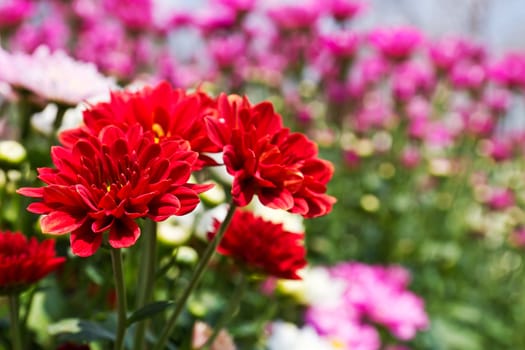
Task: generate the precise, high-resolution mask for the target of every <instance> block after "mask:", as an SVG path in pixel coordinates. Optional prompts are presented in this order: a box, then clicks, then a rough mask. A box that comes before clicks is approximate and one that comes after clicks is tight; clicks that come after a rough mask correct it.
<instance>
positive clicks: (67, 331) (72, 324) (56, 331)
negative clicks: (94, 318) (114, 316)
mask: <svg viewBox="0 0 525 350" xmlns="http://www.w3.org/2000/svg"><path fill="white" fill-rule="evenodd" d="M48 332H49V334H50V335H63V336H64V337H65V338H66V339H67V340H70V341H78V342H90V341H96V340H115V333H114V332H112V331H110V330H108V329H106V328H104V327H102V326H101V325H100V324H98V323H96V322H91V321H87V320H81V319H77V318H74V319H65V320H62V321H60V322H57V323H54V324H52V325H50V326H49V328H48Z"/></svg>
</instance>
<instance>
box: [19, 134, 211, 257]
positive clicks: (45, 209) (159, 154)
mask: <svg viewBox="0 0 525 350" xmlns="http://www.w3.org/2000/svg"><path fill="white" fill-rule="evenodd" d="M158 141H159V140H158V139H157V137H156V135H155V134H154V133H153V132H152V131H146V132H144V131H143V129H142V127H141V126H140V125H138V124H135V125H134V126H131V127H130V128H128V129H127V130H123V129H121V128H118V127H116V126H106V127H104V128H103V129H101V131H100V133H98V134H97V135H90V134H87V133H86V134H84V135H81V137H80V138H79V139H77V140H76V142H75V144H74V145H73V146H72V147H70V148H66V147H58V146H57V147H53V148H52V150H51V156H52V160H53V163H54V164H55V166H56V169H52V168H41V169H38V172H39V178H40V179H41V180H42V181H43V182H44V183H46V184H47V185H48V186H45V187H41V188H22V189H20V190H18V193H20V194H23V195H25V196H29V197H35V198H41V199H42V201H41V202H36V203H32V204H30V205H29V207H28V210H29V211H31V212H33V213H36V214H44V216H43V217H42V220H41V226H42V231H43V232H45V233H52V234H65V233H68V232H71V248H72V250H73V253H75V254H76V255H79V256H90V255H92V254H94V253H95V252H96V250H97V249H98V247H99V246H100V244H101V243H102V237H103V233H104V232H106V231H109V239H108V240H109V244H110V245H111V246H112V247H114V248H125V247H129V246H131V245H133V244H134V243H135V241H136V240H137V239H138V237H139V235H140V228H139V226H138V224H137V223H136V222H135V219H138V218H145V217H147V218H150V219H152V220H154V221H162V220H165V219H166V218H168V217H169V216H171V215H183V214H186V213H188V212H190V211H192V210H193V209H194V208H195V206H197V204H198V203H199V197H198V193H200V192H203V191H205V190H207V189H209V188H210V186H208V185H195V184H188V183H187V181H188V179H189V177H190V175H191V168H192V165H193V164H194V162H195V160H196V159H197V153H195V152H193V151H191V150H190V149H189V145H188V143H187V142H182V141H179V140H170V139H166V140H164V141H161V142H158Z"/></svg>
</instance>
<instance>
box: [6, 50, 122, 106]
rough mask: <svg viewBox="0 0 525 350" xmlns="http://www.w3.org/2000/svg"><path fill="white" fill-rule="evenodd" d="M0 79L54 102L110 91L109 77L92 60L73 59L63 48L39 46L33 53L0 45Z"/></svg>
mask: <svg viewBox="0 0 525 350" xmlns="http://www.w3.org/2000/svg"><path fill="white" fill-rule="evenodd" d="M0 81H4V82H6V83H8V84H10V85H11V86H12V87H13V88H15V89H24V90H28V91H30V92H32V93H33V94H34V95H36V96H38V97H40V98H42V99H44V100H47V101H53V102H59V103H64V104H68V105H76V104H78V103H79V102H82V101H84V100H86V99H88V98H90V97H96V96H100V95H105V94H108V93H109V90H110V89H112V88H114V87H115V83H114V82H113V80H112V79H109V78H107V77H105V76H103V75H102V74H100V73H99V72H98V71H97V69H96V67H95V66H94V65H93V64H91V63H85V62H79V61H75V60H74V59H72V58H71V57H69V56H68V55H66V54H65V53H64V52H62V51H55V52H50V51H49V49H48V48H47V47H45V46H41V47H39V48H38V49H37V50H36V51H35V52H34V53H33V54H32V55H28V54H25V53H10V52H7V51H5V50H3V49H1V48H0Z"/></svg>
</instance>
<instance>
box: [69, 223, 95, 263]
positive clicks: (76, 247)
mask: <svg viewBox="0 0 525 350" xmlns="http://www.w3.org/2000/svg"><path fill="white" fill-rule="evenodd" d="M90 226H91V225H82V226H81V227H80V228H79V229H78V230H75V231H73V232H71V236H70V238H69V239H70V242H71V250H72V251H73V254H75V255H78V256H81V257H88V256H91V255H93V254H95V252H96V251H97V249H98V248H99V247H100V244H101V243H102V234H98V233H93V231H91V228H90Z"/></svg>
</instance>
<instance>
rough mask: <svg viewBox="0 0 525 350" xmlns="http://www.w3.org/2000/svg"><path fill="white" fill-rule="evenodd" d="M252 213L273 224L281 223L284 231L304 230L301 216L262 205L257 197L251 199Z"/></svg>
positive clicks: (299, 231)
mask: <svg viewBox="0 0 525 350" xmlns="http://www.w3.org/2000/svg"><path fill="white" fill-rule="evenodd" d="M252 203H253V213H254V214H255V215H257V216H260V217H262V218H263V219H265V220H268V221H271V222H273V223H275V224H283V228H284V229H285V230H286V231H290V232H297V233H302V232H304V230H305V229H304V224H303V217H302V216H301V215H297V214H292V213H289V212H287V211H286V210H282V209H272V208H269V207H267V206H264V205H263V204H262V203H261V202H260V201H259V199H258V198H257V197H255V198H254V200H253V202H252Z"/></svg>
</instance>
